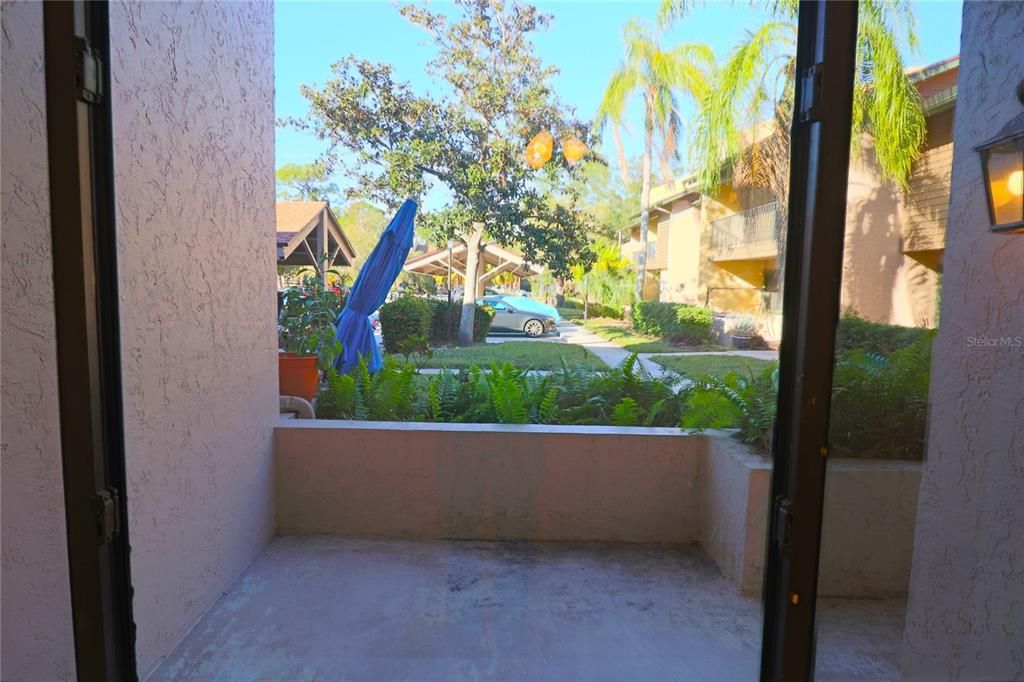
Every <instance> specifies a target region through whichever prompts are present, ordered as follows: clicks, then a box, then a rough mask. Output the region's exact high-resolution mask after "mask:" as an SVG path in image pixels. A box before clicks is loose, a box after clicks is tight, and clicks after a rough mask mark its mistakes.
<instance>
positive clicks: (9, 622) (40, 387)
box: [0, 2, 75, 680]
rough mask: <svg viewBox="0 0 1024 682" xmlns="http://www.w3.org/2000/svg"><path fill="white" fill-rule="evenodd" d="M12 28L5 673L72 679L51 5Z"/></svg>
mask: <svg viewBox="0 0 1024 682" xmlns="http://www.w3.org/2000/svg"><path fill="white" fill-rule="evenodd" d="M0 15H2V23H3V37H2V47H0V50H2V56H0V60H2V62H3V73H2V76H0V78H2V80H3V89H2V101H0V108H2V110H3V131H2V138H3V145H2V146H3V149H2V159H0V167H2V174H3V182H2V223H3V225H2V228H0V229H2V238H3V248H2V251H3V263H2V266H0V272H2V279H3V294H2V298H3V318H2V321H0V327H2V331H3V333H2V337H3V348H2V350H0V357H2V365H3V367H2V370H0V373H2V385H3V388H2V393H3V402H2V413H3V418H2V424H0V431H2V446H0V449H2V452H3V465H2V474H0V478H2V481H3V483H2V487H3V490H2V499H3V533H2V543H3V575H2V578H0V582H2V584H3V597H2V600H3V606H2V612H3V622H2V624H0V631H2V644H0V647H2V650H3V657H2V664H0V678H2V679H4V680H67V679H73V678H74V669H75V660H74V640H73V635H72V630H71V592H70V585H69V582H68V556H67V536H66V529H65V525H64V486H63V481H62V478H61V476H62V474H61V453H60V426H59V423H58V416H59V412H58V405H57V367H56V344H55V342H54V326H55V320H54V314H53V261H52V257H51V241H50V194H49V178H48V176H47V174H48V164H47V149H46V114H45V111H46V91H45V77H44V73H43V7H42V4H40V3H29V2H25V3H21V2H17V3H15V2H5V3H3V5H2V9H0Z"/></svg>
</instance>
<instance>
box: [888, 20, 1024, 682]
mask: <svg viewBox="0 0 1024 682" xmlns="http://www.w3.org/2000/svg"><path fill="white" fill-rule="evenodd" d="M960 55H961V56H960V84H959V91H960V92H961V93H969V96H968V97H965V98H963V99H961V102H960V103H961V104H962V105H964V106H958V107H957V111H956V120H955V123H954V131H953V144H954V151H953V179H952V192H951V200H950V206H949V224H948V227H947V230H946V254H945V265H944V274H943V293H942V316H941V319H942V323H941V325H940V327H939V332H938V335H937V336H936V338H935V346H934V353H933V361H932V381H931V393H930V399H931V414H930V419H929V432H928V453H927V455H926V458H925V465H924V471H923V475H922V480H921V493H920V501H919V505H918V522H917V531H916V534H915V538H914V561H913V571H912V575H911V581H910V596H909V602H908V606H907V621H906V630H905V633H904V646H903V655H902V672H903V675H904V678H905V679H908V680H937V679H942V680H952V679H965V680H1011V679H1013V680H1020V679H1024V503H1022V500H1024V347H1022V346H1021V343H1022V339H1024V235H1020V234H1018V235H1000V234H995V233H993V232H991V231H989V219H988V213H987V208H986V198H985V187H984V184H983V180H982V175H981V163H980V161H979V158H978V154H977V152H975V151H974V150H973V148H974V146H975V145H977V144H978V143H979V142H981V141H982V140H984V139H986V138H988V137H989V136H991V135H992V134H993V133H994V132H995V131H997V130H999V128H1000V127H1002V126H1003V125H1004V124H1005V123H1006V122H1007V121H1009V120H1010V119H1011V118H1013V117H1014V116H1017V115H1018V114H1020V113H1021V112H1022V111H1024V109H1022V107H1021V103H1020V102H1019V101H1017V99H1016V98H1015V97H1014V89H1015V88H1016V87H1017V84H1018V83H1019V82H1020V80H1021V79H1022V78H1024V3H1020V2H965V3H964V13H963V32H962V35H961V48H960ZM1004 340H1006V341H1005V342H1004Z"/></svg>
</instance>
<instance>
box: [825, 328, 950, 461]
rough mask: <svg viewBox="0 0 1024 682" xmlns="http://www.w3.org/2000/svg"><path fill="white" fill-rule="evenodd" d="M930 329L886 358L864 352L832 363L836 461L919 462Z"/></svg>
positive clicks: (831, 430) (832, 426) (831, 426)
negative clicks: (851, 458) (862, 459)
mask: <svg viewBox="0 0 1024 682" xmlns="http://www.w3.org/2000/svg"><path fill="white" fill-rule="evenodd" d="M934 336H935V332H934V330H926V331H925V332H924V333H923V334H920V335H919V336H918V338H917V340H916V341H914V342H913V343H911V344H910V345H909V346H907V347H906V348H901V349H900V350H897V351H895V352H893V353H892V354H891V355H889V356H888V357H887V356H885V355H882V354H879V353H874V352H869V351H867V350H864V349H856V350H853V351H851V352H849V353H847V354H845V355H843V356H841V357H840V358H839V359H838V360H837V361H836V366H835V372H834V374H833V381H832V384H833V387H834V388H833V390H832V416H831V419H830V423H829V443H830V447H831V449H832V451H833V453H835V454H836V455H837V456H841V457H870V458H877V459H921V458H922V457H923V456H924V445H925V431H926V426H927V418H928V383H929V377H930V373H931V357H932V340H933V338H934Z"/></svg>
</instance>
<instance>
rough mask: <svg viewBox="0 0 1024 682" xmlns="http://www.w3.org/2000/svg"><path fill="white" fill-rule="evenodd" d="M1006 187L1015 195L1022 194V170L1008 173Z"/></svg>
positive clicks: (1023, 181) (1023, 177)
mask: <svg viewBox="0 0 1024 682" xmlns="http://www.w3.org/2000/svg"><path fill="white" fill-rule="evenodd" d="M1006 189H1007V190H1009V192H1010V194H1012V195H1013V196H1015V197H1019V196H1020V195H1022V194H1024V170H1015V171H1013V172H1012V173H1010V177H1008V178H1006Z"/></svg>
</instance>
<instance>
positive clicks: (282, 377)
mask: <svg viewBox="0 0 1024 682" xmlns="http://www.w3.org/2000/svg"><path fill="white" fill-rule="evenodd" d="M343 304H344V294H343V292H342V291H341V289H339V288H338V287H324V285H323V283H322V282H320V280H318V279H315V278H309V279H307V280H305V281H304V282H303V283H302V284H301V285H299V286H296V287H290V288H288V289H286V290H285V291H284V293H283V294H282V296H281V314H280V316H279V318H278V326H277V336H278V346H279V348H280V354H279V356H278V372H279V374H278V377H279V384H280V385H279V389H280V393H281V395H294V396H299V397H301V398H305V399H306V400H312V399H313V396H315V395H316V392H317V388H318V386H319V383H320V372H321V371H326V370H327V369H330V368H331V367H333V366H334V360H335V358H337V357H338V355H339V354H340V353H341V350H342V349H341V342H340V341H339V340H338V339H336V338H335V336H334V334H335V328H334V324H335V322H336V321H337V319H338V313H339V312H340V310H341V308H342V305H343Z"/></svg>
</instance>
